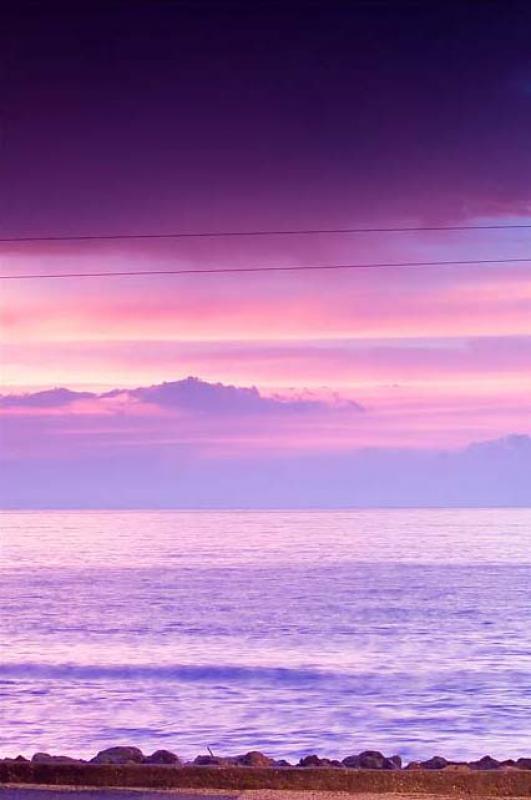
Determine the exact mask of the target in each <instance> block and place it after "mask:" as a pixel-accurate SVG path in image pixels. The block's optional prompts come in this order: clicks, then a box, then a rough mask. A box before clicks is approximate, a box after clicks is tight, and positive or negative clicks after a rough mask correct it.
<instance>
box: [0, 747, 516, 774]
mask: <svg viewBox="0 0 531 800" xmlns="http://www.w3.org/2000/svg"><path fill="white" fill-rule="evenodd" d="M0 763H7V764H10V763H11V764H13V763H19V764H20V763H32V764H55V765H60V764H65V765H66V764H73V765H75V764H79V765H82V764H83V765H89V764H95V765H114V766H118V765H130V764H134V765H137V766H138V765H146V766H147V765H149V766H154V765H158V766H165V767H176V768H179V767H192V766H193V767H259V768H281V769H285V768H292V769H293V768H297V769H298V768H301V769H304V768H328V769H346V770H386V771H387V770H392V771H396V770H401V771H404V770H445V771H456V770H459V771H463V770H464V771H477V770H480V771H485V770H515V769H516V770H531V757H521V758H517V759H505V760H503V761H501V760H497V759H495V758H493V757H492V756H490V755H486V756H483V757H482V758H480V759H478V760H476V761H451V760H447V759H446V758H444V757H443V756H433V757H432V758H429V759H427V760H426V761H411V762H409V763H408V764H403V763H402V759H401V757H400V756H398V755H391V756H385V755H384V754H383V753H381V752H380V751H378V750H364V751H363V752H361V753H358V754H356V755H349V756H347V757H346V758H343V759H342V760H339V759H331V758H321V757H319V756H318V755H315V754H312V755H307V756H304V758H301V759H300V760H299V761H298V763H296V764H292V763H290V762H289V761H286V760H285V759H279V760H275V759H273V758H270V757H269V756H267V755H265V754H264V753H261V752H259V751H257V750H252V751H250V752H248V753H245V754H243V755H238V756H217V755H214V753H212V752H210V753H209V754H207V755H199V756H197V757H196V758H195V759H194V760H193V761H185V760H183V759H181V758H180V757H179V756H178V755H176V754H175V753H172V752H171V751H170V750H156V751H155V752H154V753H152V754H151V755H145V754H144V753H143V752H142V751H141V750H140V749H139V748H138V747H131V746H118V747H109V748H107V749H106V750H101V751H100V752H99V753H97V755H95V756H94V757H93V758H91V759H89V760H85V759H81V758H79V759H78V758H72V757H71V756H65V755H51V754H50V753H35V754H34V755H33V756H32V758H31V759H27V758H25V756H22V755H18V756H16V757H14V758H9V757H6V758H3V759H0Z"/></svg>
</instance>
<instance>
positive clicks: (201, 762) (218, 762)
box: [193, 756, 236, 767]
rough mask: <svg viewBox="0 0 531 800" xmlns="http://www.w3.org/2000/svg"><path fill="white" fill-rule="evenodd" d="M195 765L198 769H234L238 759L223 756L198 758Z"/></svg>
mask: <svg viewBox="0 0 531 800" xmlns="http://www.w3.org/2000/svg"><path fill="white" fill-rule="evenodd" d="M193 763H194V765H195V766H196V767H233V766H234V765H235V763H236V759H234V758H229V757H223V756H197V758H195V759H194V762H193Z"/></svg>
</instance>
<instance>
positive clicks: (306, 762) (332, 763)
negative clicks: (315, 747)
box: [297, 753, 343, 767]
mask: <svg viewBox="0 0 531 800" xmlns="http://www.w3.org/2000/svg"><path fill="white" fill-rule="evenodd" d="M297 766H298V767H337V766H339V767H342V766H343V765H342V763H341V761H336V760H331V759H330V758H319V756H317V755H315V753H314V754H313V755H311V756H304V758H301V760H300V761H299V763H298V764H297Z"/></svg>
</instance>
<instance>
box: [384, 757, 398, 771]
mask: <svg viewBox="0 0 531 800" xmlns="http://www.w3.org/2000/svg"><path fill="white" fill-rule="evenodd" d="M380 769H400V766H399V765H398V764H397V763H396V761H394V760H393V759H392V758H384V760H383V764H382V766H381V767H380Z"/></svg>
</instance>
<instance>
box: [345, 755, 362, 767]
mask: <svg viewBox="0 0 531 800" xmlns="http://www.w3.org/2000/svg"><path fill="white" fill-rule="evenodd" d="M359 765H360V757H359V756H347V757H346V758H344V759H343V766H344V767H348V768H349V769H356V768H357V767H359Z"/></svg>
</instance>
